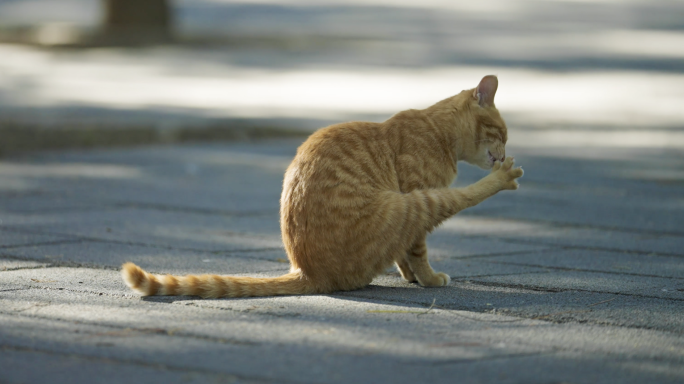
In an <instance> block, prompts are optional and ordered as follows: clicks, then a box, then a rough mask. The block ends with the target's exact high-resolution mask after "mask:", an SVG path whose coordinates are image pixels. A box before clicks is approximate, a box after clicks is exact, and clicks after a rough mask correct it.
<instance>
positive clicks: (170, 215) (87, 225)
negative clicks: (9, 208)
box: [0, 206, 282, 251]
mask: <svg viewBox="0 0 684 384" xmlns="http://www.w3.org/2000/svg"><path fill="white" fill-rule="evenodd" d="M3 223H5V224H6V226H5V228H7V229H8V230H12V229H14V230H15V231H21V230H24V231H29V230H30V231H33V232H37V233H45V234H57V235H61V236H70V237H71V238H78V239H83V240H95V241H111V242H127V243H140V244H150V245H157V246H161V247H169V248H174V247H175V248H184V249H198V250H205V251H234V250H241V249H263V248H282V240H281V238H280V222H279V217H278V211H273V210H270V211H264V212H261V213H260V214H255V215H247V216H240V215H237V216H235V215H221V214H208V213H198V212H195V211H192V210H189V211H184V210H182V209H177V210H173V209H169V210H158V209H146V208H145V207H142V208H134V207H130V206H128V207H120V208H113V207H112V208H110V209H108V210H104V211H103V210H98V209H93V210H89V211H76V212H65V213H46V214H41V213H33V214H23V215H12V214H10V215H6V216H5V219H4V220H3ZM0 233H2V227H0Z"/></svg>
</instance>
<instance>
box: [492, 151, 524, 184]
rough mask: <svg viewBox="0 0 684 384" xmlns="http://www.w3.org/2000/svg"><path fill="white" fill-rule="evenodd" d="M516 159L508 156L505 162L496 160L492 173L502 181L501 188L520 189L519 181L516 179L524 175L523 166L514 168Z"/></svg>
mask: <svg viewBox="0 0 684 384" xmlns="http://www.w3.org/2000/svg"><path fill="white" fill-rule="evenodd" d="M513 165H515V159H514V158H513V157H510V156H509V157H507V158H506V160H504V162H503V163H500V162H498V161H497V162H496V163H495V164H494V167H492V174H493V175H496V176H497V177H498V178H499V180H500V181H501V189H518V186H519V185H518V182H517V181H516V180H515V179H517V178H519V177H521V176H522V175H523V173H524V172H523V170H522V168H521V167H517V168H513Z"/></svg>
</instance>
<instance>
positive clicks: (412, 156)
mask: <svg viewBox="0 0 684 384" xmlns="http://www.w3.org/2000/svg"><path fill="white" fill-rule="evenodd" d="M497 88H498V80H497V78H496V77H495V76H485V77H484V78H483V79H482V80H481V81H480V83H479V85H478V86H477V87H476V88H474V89H470V90H466V91H463V92H461V93H459V94H458V95H456V96H453V97H450V98H448V99H445V100H442V101H440V102H439V103H437V104H435V105H433V106H431V107H429V108H427V109H423V110H414V109H412V110H408V111H403V112H399V113H397V114H396V115H394V116H392V117H391V118H390V119H388V120H387V121H385V122H383V123H367V122H349V123H342V124H336V125H332V126H329V127H326V128H323V129H321V130H319V131H317V132H315V133H314V134H313V135H311V137H309V139H308V140H306V141H305V142H304V143H303V144H302V145H301V146H300V147H299V149H298V150H297V155H296V156H295V158H294V160H293V161H292V163H291V164H290V166H289V168H288V169H287V171H286V173H285V179H284V182H283V192H282V196H281V201H280V205H281V208H280V225H281V229H282V236H283V242H284V244H285V250H286V251H287V254H288V258H289V259H290V264H291V268H290V273H288V274H285V275H283V276H280V277H275V278H252V277H232V276H218V275H201V276H193V275H189V276H182V277H181V276H171V275H153V274H150V273H148V272H145V271H143V270H142V269H141V268H140V267H138V266H136V265H135V264H133V263H126V264H124V265H123V268H122V276H123V279H124V281H125V282H126V283H127V284H128V286H129V287H131V288H132V289H134V290H136V291H138V292H140V293H141V294H143V295H196V296H201V297H214V298H215V297H243V296H272V295H293V294H311V293H328V292H334V291H339V290H353V289H358V288H361V287H364V286H366V285H368V284H369V283H370V282H371V281H372V280H373V278H374V277H376V276H378V275H379V274H381V273H382V272H383V271H385V270H386V269H387V268H388V267H390V266H391V265H392V264H395V265H396V266H397V267H398V268H399V271H400V272H401V275H402V276H403V277H404V278H405V279H406V280H408V281H411V282H418V283H420V284H421V285H423V286H443V285H446V284H448V283H449V281H450V278H449V276H447V275H446V274H444V273H438V272H435V271H434V270H433V269H432V267H431V266H430V264H429V263H428V258H427V248H426V246H425V237H426V236H427V234H428V233H429V232H430V231H432V230H433V229H434V228H435V227H436V226H438V225H439V224H440V223H441V222H443V221H444V220H446V219H448V218H449V217H451V216H452V215H455V214H456V213H457V212H459V211H461V210H463V209H466V208H468V207H472V206H474V205H476V204H479V203H480V202H482V201H483V200H485V199H487V198H488V197H490V196H492V195H494V194H496V193H497V192H499V191H501V190H505V189H517V188H518V183H517V181H516V179H517V178H519V177H520V176H522V175H523V171H522V169H521V168H519V167H518V168H515V167H513V158H511V157H508V158H506V157H505V154H506V153H505V144H506V140H507V139H508V135H507V129H506V124H505V122H504V121H503V119H502V118H501V116H500V115H499V112H498V110H497V109H496V107H495V105H494V96H495V94H496V90H497ZM458 161H466V162H468V163H471V164H474V165H477V166H480V167H481V168H484V169H491V172H490V174H489V175H487V176H486V177H484V178H482V179H481V180H479V181H478V182H476V183H474V184H472V185H469V186H467V187H465V188H449V185H450V184H451V182H452V181H453V180H454V178H455V177H456V173H457V162H458Z"/></svg>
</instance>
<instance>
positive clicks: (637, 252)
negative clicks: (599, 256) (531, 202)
mask: <svg viewBox="0 0 684 384" xmlns="http://www.w3.org/2000/svg"><path fill="white" fill-rule="evenodd" d="M476 236H478V237H483V238H490V239H491V238H494V239H497V240H501V241H504V242H507V243H513V244H526V245H545V246H552V247H555V249H556V250H569V249H583V250H588V251H601V252H612V253H629V254H634V255H654V256H667V257H684V254H681V253H670V252H653V251H640V250H635V249H621V248H607V247H596V246H584V245H568V244H555V243H547V242H544V241H536V240H521V239H512V238H507V237H496V236H485V235H482V236H480V235H476ZM504 236H506V235H504ZM473 237H475V236H473Z"/></svg>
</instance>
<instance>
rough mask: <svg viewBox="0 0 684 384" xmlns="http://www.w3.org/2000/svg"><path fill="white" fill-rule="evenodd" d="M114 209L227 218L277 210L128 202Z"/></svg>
mask: <svg viewBox="0 0 684 384" xmlns="http://www.w3.org/2000/svg"><path fill="white" fill-rule="evenodd" d="M113 206H114V207H117V208H137V209H149V210H157V211H164V212H187V213H198V214H204V215H217V216H229V217H255V216H267V215H271V214H277V213H278V211H277V210H256V211H245V212H240V211H226V210H221V209H211V208H197V207H182V206H174V205H167V204H153V203H129V202H114V203H113Z"/></svg>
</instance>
